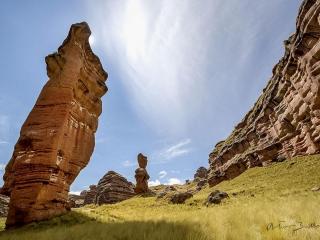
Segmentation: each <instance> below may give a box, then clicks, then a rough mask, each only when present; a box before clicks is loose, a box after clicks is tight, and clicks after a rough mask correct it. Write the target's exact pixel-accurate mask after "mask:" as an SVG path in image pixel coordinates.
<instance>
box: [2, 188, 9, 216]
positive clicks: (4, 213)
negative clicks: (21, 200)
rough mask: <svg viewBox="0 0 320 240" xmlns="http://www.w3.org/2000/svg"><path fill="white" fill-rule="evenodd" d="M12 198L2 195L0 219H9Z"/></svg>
mask: <svg viewBox="0 0 320 240" xmlns="http://www.w3.org/2000/svg"><path fill="white" fill-rule="evenodd" d="M9 201H10V198H9V197H7V196H5V195H1V194H0V217H7V215H8V210H9Z"/></svg>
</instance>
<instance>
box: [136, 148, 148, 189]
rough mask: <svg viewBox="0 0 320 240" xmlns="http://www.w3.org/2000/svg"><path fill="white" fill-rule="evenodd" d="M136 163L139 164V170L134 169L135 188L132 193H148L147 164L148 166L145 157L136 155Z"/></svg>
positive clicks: (140, 154)
mask: <svg viewBox="0 0 320 240" xmlns="http://www.w3.org/2000/svg"><path fill="white" fill-rule="evenodd" d="M138 163H139V168H137V169H136V174H135V178H136V182H137V184H136V187H135V189H134V191H135V192H136V193H147V192H149V188H148V180H149V178H150V177H149V174H148V172H147V170H146V167H147V164H148V159H147V157H146V156H144V155H143V154H142V153H139V154H138Z"/></svg>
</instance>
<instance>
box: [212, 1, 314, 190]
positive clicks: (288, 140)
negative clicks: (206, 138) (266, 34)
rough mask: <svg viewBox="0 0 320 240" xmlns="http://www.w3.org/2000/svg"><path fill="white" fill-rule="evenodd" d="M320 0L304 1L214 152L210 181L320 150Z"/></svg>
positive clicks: (214, 182)
mask: <svg viewBox="0 0 320 240" xmlns="http://www.w3.org/2000/svg"><path fill="white" fill-rule="evenodd" d="M319 21H320V2H319V1H316V0H305V1H303V3H302V6H301V8H300V10H299V16H298V18H297V24H296V32H295V34H293V35H292V36H290V37H289V39H288V40H287V41H285V42H284V45H285V54H284V57H283V58H282V59H281V60H280V61H279V63H278V64H277V65H276V66H275V67H274V69H273V76H272V78H271V80H270V81H269V83H268V84H267V86H266V88H265V89H264V90H263V93H262V95H261V96H260V98H259V99H258V101H257V102H256V103H255V105H254V107H253V109H251V110H250V111H249V113H248V114H247V115H246V116H245V118H244V119H243V120H242V121H241V122H240V123H239V124H238V125H237V126H236V127H235V129H234V131H233V132H232V134H231V135H230V136H229V137H228V138H227V139H226V140H225V141H222V142H219V143H218V144H217V145H216V146H215V149H214V150H213V152H212V153H211V154H210V155H209V164H210V169H209V177H208V179H209V183H210V185H211V186H212V185H216V184H218V183H219V182H221V181H223V180H226V179H232V178H234V177H236V176H238V175H239V174H241V173H242V172H244V171H245V170H246V169H248V168H250V167H255V166H262V165H265V164H268V163H270V162H271V161H282V160H283V159H286V158H291V157H293V156H297V155H307V154H315V153H319V151H320V80H319V79H320V24H319Z"/></svg>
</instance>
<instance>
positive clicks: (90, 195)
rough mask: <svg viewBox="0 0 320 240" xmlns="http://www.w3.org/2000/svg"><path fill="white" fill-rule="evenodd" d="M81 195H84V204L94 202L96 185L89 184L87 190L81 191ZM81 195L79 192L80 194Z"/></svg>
mask: <svg viewBox="0 0 320 240" xmlns="http://www.w3.org/2000/svg"><path fill="white" fill-rule="evenodd" d="M81 193H82V196H84V202H83V204H84V205H88V204H92V203H95V201H96V196H97V186H96V185H90V186H89V190H85V193H84V192H81ZM80 195H81V194H80Z"/></svg>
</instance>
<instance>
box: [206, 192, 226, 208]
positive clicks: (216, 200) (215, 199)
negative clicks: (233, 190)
mask: <svg viewBox="0 0 320 240" xmlns="http://www.w3.org/2000/svg"><path fill="white" fill-rule="evenodd" d="M228 197H229V195H228V193H226V192H221V191H219V190H215V191H213V192H212V193H210V194H209V196H208V199H207V205H209V204H220V203H221V201H222V200H223V199H225V198H228Z"/></svg>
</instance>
